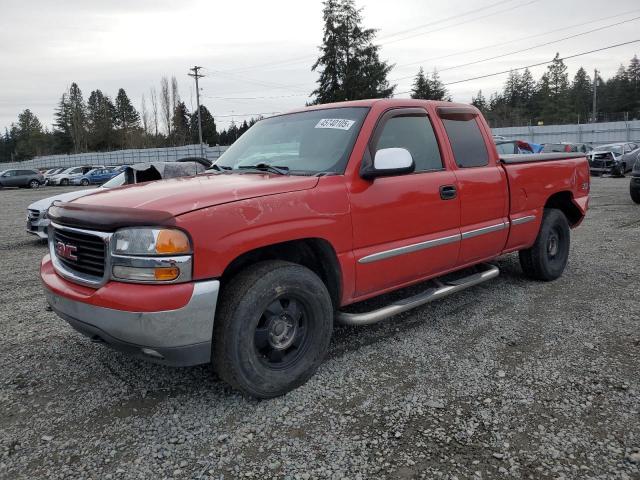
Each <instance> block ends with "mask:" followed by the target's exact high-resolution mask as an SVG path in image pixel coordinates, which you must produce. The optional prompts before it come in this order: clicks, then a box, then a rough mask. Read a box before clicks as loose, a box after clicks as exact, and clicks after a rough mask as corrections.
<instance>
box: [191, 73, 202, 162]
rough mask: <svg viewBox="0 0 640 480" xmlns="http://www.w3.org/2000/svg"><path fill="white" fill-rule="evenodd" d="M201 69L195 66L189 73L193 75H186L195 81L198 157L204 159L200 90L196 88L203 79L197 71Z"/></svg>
mask: <svg viewBox="0 0 640 480" xmlns="http://www.w3.org/2000/svg"><path fill="white" fill-rule="evenodd" d="M201 68H202V67H198V66H197V65H196V66H195V67H193V68H190V69H189V71H190V72H193V73H188V74H187V75H189V76H190V77H193V78H194V79H195V80H196V105H197V106H198V140H200V156H201V157H204V151H203V148H202V119H201V118H200V88H199V87H198V79H199V78H202V77H204V75H202V74H201V73H199V72H198V71H199V70H200V69H201Z"/></svg>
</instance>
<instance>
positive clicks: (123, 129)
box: [114, 88, 140, 148]
mask: <svg viewBox="0 0 640 480" xmlns="http://www.w3.org/2000/svg"><path fill="white" fill-rule="evenodd" d="M114 125H115V127H116V129H117V130H118V134H119V137H120V146H121V147H125V148H126V147H131V146H133V144H134V137H135V136H136V134H137V131H138V130H139V129H140V114H139V113H138V112H137V111H136V109H135V108H134V106H133V104H132V103H131V100H129V97H128V96H127V92H125V91H124V88H121V89H119V90H118V95H117V96H116V104H115V122H114Z"/></svg>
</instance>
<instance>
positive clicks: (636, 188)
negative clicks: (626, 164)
mask: <svg viewBox="0 0 640 480" xmlns="http://www.w3.org/2000/svg"><path fill="white" fill-rule="evenodd" d="M629 193H630V194H631V200H633V201H634V202H636V203H640V159H638V160H636V163H634V165H633V170H632V171H631V182H630V183H629Z"/></svg>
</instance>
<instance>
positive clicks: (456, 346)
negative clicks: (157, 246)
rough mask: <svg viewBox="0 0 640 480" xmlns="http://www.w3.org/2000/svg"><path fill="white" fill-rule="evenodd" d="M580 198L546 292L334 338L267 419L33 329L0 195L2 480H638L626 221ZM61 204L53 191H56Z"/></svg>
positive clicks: (25, 265)
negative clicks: (567, 251)
mask: <svg viewBox="0 0 640 480" xmlns="http://www.w3.org/2000/svg"><path fill="white" fill-rule="evenodd" d="M628 182H629V180H628V179H616V178H594V179H593V191H592V204H591V210H590V212H589V215H588V217H587V219H586V220H585V222H584V224H583V226H582V227H581V228H579V229H578V230H576V231H575V232H574V235H573V237H572V240H573V245H572V252H571V257H570V261H569V266H568V268H567V271H566V272H565V275H564V277H562V278H561V279H560V280H558V281H556V282H553V283H536V282H532V281H528V280H525V279H524V278H523V277H522V276H521V272H520V267H519V265H518V261H517V256H515V255H509V256H506V257H504V258H502V259H500V260H499V261H498V262H497V264H498V266H499V267H500V269H501V270H502V274H501V276H500V277H499V278H498V279H497V280H494V281H492V282H489V283H485V284H483V285H481V286H478V287H475V288H473V289H471V290H467V291H466V292H463V293H462V294H459V295H457V296H452V297H449V298H447V299H444V300H441V301H440V302H437V303H434V304H431V305H428V306H426V307H424V308H420V309H417V310H414V311H412V312H408V313H406V314H403V315H400V316H398V317H396V318H394V319H391V320H389V321H387V322H385V323H383V324H379V325H376V326H371V327H361V328H345V327H340V328H336V331H335V335H334V339H333V343H332V347H331V351H330V353H329V357H328V359H327V361H326V362H325V363H324V365H323V366H322V367H321V368H320V370H319V372H318V374H317V375H316V376H315V377H313V378H312V379H311V380H310V381H309V382H308V383H307V384H306V385H304V386H303V387H301V388H299V389H298V390H296V391H294V392H292V393H290V394H288V395H286V396H285V397H283V398H278V399H275V400H269V401H255V400H250V399H246V398H244V397H242V396H241V395H239V394H238V393H236V392H234V391H232V390H231V389H229V388H228V387H226V386H225V385H224V384H223V383H222V382H220V381H219V380H218V379H216V378H215V376H214V375H213V373H212V371H211V369H210V368H209V367H196V368H189V369H170V368H166V367H162V366H157V365H153V364H149V363H144V362H141V361H138V360H134V359H131V358H129V357H126V356H124V355H122V354H120V353H117V352H114V351H112V350H110V349H108V348H107V347H104V346H102V345H95V344H92V343H90V342H89V341H88V340H87V339H85V338H84V337H82V336H81V335H80V334H78V333H76V332H75V331H73V330H72V329H71V327H69V326H68V325H67V324H66V323H65V322H64V321H62V320H61V319H59V318H58V317H57V316H56V315H55V314H53V313H52V312H49V311H47V310H46V309H45V301H44V296H43V294H42V288H41V286H40V282H39V278H38V264H39V262H40V259H41V257H42V256H43V255H44V253H45V247H44V246H43V245H42V244H40V243H38V242H37V241H35V240H34V239H33V238H32V237H30V236H28V235H27V234H26V233H25V232H24V220H25V208H26V206H27V205H28V204H29V203H30V202H32V201H34V200H36V199H39V198H43V197H46V196H49V195H52V194H53V193H54V192H60V191H63V190H65V189H64V188H56V189H53V188H47V189H42V190H39V191H27V190H19V191H18V190H13V191H9V190H5V191H0V199H1V205H2V208H1V209H0V265H2V269H3V271H4V274H3V275H2V279H0V342H1V343H0V477H1V478H11V479H14V478H93V479H98V478H99V479H103V478H107V479H108V478H113V479H118V478H169V477H171V478H197V479H200V478H202V479H204V478H226V479H229V478H240V477H244V478H292V479H299V478H302V479H308V478H336V479H340V478H349V479H358V478H360V479H368V478H394V479H395V478H449V479H455V478H458V479H463V478H501V477H504V478H535V479H539V478H554V479H555V478H580V479H582V478H599V479H605V478H606V479H609V478H621V479H627V478H629V479H630V478H640V413H639V412H640V395H639V394H640V374H639V366H640V282H639V280H638V279H639V276H640V267H639V265H640V256H639V253H640V207H639V206H636V205H634V204H633V203H632V202H631V199H630V198H629V194H628ZM67 190H69V189H67Z"/></svg>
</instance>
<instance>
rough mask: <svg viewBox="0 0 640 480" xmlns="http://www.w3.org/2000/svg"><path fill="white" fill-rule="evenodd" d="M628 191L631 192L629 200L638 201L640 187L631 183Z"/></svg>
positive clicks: (639, 199)
mask: <svg viewBox="0 0 640 480" xmlns="http://www.w3.org/2000/svg"><path fill="white" fill-rule="evenodd" d="M632 180H633V179H632ZM629 193H630V194H631V200H633V201H634V202H635V203H640V187H634V186H633V185H630V186H629Z"/></svg>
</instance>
